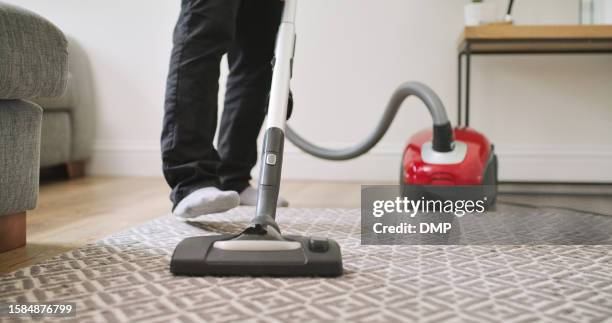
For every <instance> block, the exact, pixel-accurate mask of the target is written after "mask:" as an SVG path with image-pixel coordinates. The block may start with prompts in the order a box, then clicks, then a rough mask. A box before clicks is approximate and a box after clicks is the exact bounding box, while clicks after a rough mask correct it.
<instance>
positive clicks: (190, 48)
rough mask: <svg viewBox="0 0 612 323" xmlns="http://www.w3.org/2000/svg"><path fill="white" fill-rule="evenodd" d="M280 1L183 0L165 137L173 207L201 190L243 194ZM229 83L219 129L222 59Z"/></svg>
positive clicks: (266, 84) (254, 158) (163, 144)
mask: <svg viewBox="0 0 612 323" xmlns="http://www.w3.org/2000/svg"><path fill="white" fill-rule="evenodd" d="M281 13H282V2H281V1H280V0H183V1H182V7H181V13H180V17H179V20H178V22H177V25H176V28H175V30H174V48H173V50H172V57H171V62H170V71H169V75H168V80H167V86H166V101H165V115H164V123H163V131H162V138H161V147H162V160H163V171H164V176H165V178H166V181H167V182H168V184H169V185H170V187H171V188H172V193H171V195H170V198H171V200H172V201H173V202H174V205H175V206H176V204H177V203H178V202H179V201H180V200H181V199H183V198H184V197H185V196H187V195H188V194H189V193H191V192H193V191H194V190H197V189H199V188H202V187H208V186H215V187H218V188H220V189H222V190H235V191H238V192H240V191H242V190H244V189H245V188H246V187H247V186H248V185H249V183H248V182H249V180H250V179H251V175H250V173H251V169H252V168H253V166H255V163H256V161H257V142H256V140H257V135H258V134H259V131H260V129H261V125H262V122H263V119H264V117H265V109H266V105H267V98H268V93H269V91H270V83H271V78H272V66H271V61H272V58H273V56H274V43H275V38H276V33H277V31H278V26H279V23H280V16H281ZM226 53H227V54H228V63H229V70H230V73H229V77H228V79H227V89H226V94H225V105H224V111H223V115H222V117H221V125H220V129H219V141H218V149H217V150H216V149H215V147H214V146H213V138H214V136H215V132H216V128H217V96H218V90H219V69H220V62H221V57H222V56H223V55H224V54H226Z"/></svg>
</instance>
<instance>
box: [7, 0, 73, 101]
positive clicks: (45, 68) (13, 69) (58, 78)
mask: <svg viewBox="0 0 612 323" xmlns="http://www.w3.org/2000/svg"><path fill="white" fill-rule="evenodd" d="M67 64H68V50H67V41H66V37H65V36H64V34H63V33H62V32H61V31H60V30H59V29H58V28H57V27H55V26H54V25H53V24H51V23H50V22H49V21H47V20H46V19H44V18H42V17H40V16H39V15H37V14H35V13H32V12H30V11H27V10H24V9H21V8H18V7H15V6H12V5H8V4H3V3H0V99H26V98H34V97H40V96H46V97H54V96H60V95H61V94H62V93H63V92H64V90H65V88H66V78H67V70H68V67H67Z"/></svg>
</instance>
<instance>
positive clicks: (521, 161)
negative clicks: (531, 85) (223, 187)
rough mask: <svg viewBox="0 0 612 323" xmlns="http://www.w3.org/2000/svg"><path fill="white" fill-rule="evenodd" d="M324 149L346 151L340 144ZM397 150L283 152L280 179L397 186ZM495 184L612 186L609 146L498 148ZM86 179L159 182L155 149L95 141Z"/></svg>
mask: <svg viewBox="0 0 612 323" xmlns="http://www.w3.org/2000/svg"><path fill="white" fill-rule="evenodd" d="M328 146H337V147H341V146H346V145H342V144H337V145H333V144H330V145H328ZM402 149H403V146H402V145H389V144H387V145H379V146H377V147H375V148H374V149H372V151H370V152H369V153H368V154H367V155H365V156H362V157H360V158H357V159H355V160H350V161H341V162H330V161H324V160H321V159H317V158H314V157H312V156H310V155H308V154H306V153H304V152H302V151H299V150H298V149H297V148H296V147H294V146H293V145H288V146H287V147H286V150H285V162H284V164H283V177H284V178H286V179H301V180H304V179H306V180H343V181H346V180H352V181H394V180H397V177H398V172H399V163H400V158H401V151H402ZM497 150H498V156H499V159H500V174H499V175H500V179H501V180H504V181H527V182H595V183H609V182H612V168H611V167H610V165H612V146H607V145H601V146H588V147H585V146H582V145H580V146H578V145H572V146H568V145H564V146H552V145H520V146H518V145H500V144H499V143H498V144H497ZM89 173H90V174H94V175H116V176H160V175H161V159H160V149H159V145H158V144H157V143H155V142H148V141H100V142H97V143H96V144H95V146H94V155H93V158H92V160H91V164H90V165H89Z"/></svg>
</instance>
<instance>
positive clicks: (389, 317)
mask: <svg viewBox="0 0 612 323" xmlns="http://www.w3.org/2000/svg"><path fill="white" fill-rule="evenodd" d="M500 210H501V212H504V211H510V210H513V211H514V212H516V211H517V210H518V209H516V208H513V207H509V206H499V207H498V212H499V211H500ZM253 212H254V210H253V208H249V207H240V208H237V209H234V210H232V211H230V212H227V213H224V214H214V215H209V216H206V217H202V218H201V220H202V221H203V222H201V223H199V224H197V225H193V224H188V223H183V222H180V221H178V220H176V219H174V218H172V217H170V216H166V217H163V218H160V219H157V220H154V221H152V222H149V223H146V224H144V225H141V226H139V227H136V228H134V229H131V230H127V231H125V232H122V233H119V234H115V235H112V236H110V237H108V238H106V239H103V240H101V241H99V242H96V243H93V244H89V245H87V246H85V247H83V248H80V249H77V250H74V251H71V252H68V253H65V254H62V255H60V256H57V257H54V258H52V259H49V260H47V261H45V262H43V263H41V264H37V265H33V266H30V267H27V268H23V269H20V270H18V271H16V272H13V273H11V274H7V275H3V276H0V302H2V301H4V302H24V301H28V302H33V301H57V302H60V301H66V302H76V304H77V317H76V320H78V321H79V322H103V321H104V322H173V321H176V322H179V321H181V322H203V321H205V322H235V321H247V322H317V321H323V322H395V321H419V322H440V321H451V322H455V321H456V322H492V321H496V322H532V321H548V322H600V321H604V320H606V319H609V318H611V317H612V246H563V245H557V246H552V245H544V246H485V245H478V246H362V245H360V211H359V210H353V209H294V208H288V209H280V210H279V216H278V221H279V223H280V225H281V227H282V228H283V230H284V233H286V234H303V235H314V236H328V237H332V238H334V239H335V240H336V241H338V242H339V243H340V245H341V246H342V254H343V261H344V268H345V274H344V275H343V276H342V277H339V278H270V277H263V278H251V277H174V276H172V275H171V274H170V272H169V269H168V268H169V261H170V256H171V254H172V251H173V249H174V247H175V246H176V244H177V243H178V242H179V241H180V240H181V239H183V238H185V237H188V236H196V235H206V234H214V233H234V232H238V231H240V230H241V229H242V228H244V226H245V225H246V224H247V223H248V222H249V220H250V218H251V216H252V215H253ZM529 212H533V213H534V216H537V215H538V214H537V213H546V212H551V211H545V210H537V211H534V210H529ZM554 212H565V211H554ZM576 216H580V214H576ZM71 320H75V318H71ZM53 321H57V319H53Z"/></svg>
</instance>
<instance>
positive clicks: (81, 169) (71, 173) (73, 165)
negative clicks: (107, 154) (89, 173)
mask: <svg viewBox="0 0 612 323" xmlns="http://www.w3.org/2000/svg"><path fill="white" fill-rule="evenodd" d="M66 171H67V173H68V178H70V179H75V178H80V177H83V176H85V161H84V160H77V161H70V162H68V163H66Z"/></svg>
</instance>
